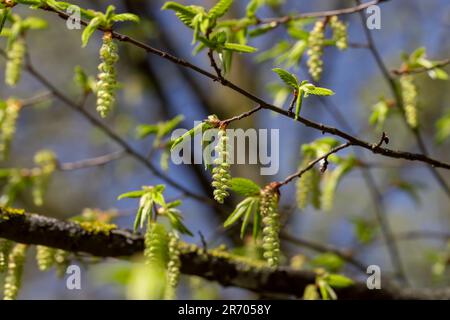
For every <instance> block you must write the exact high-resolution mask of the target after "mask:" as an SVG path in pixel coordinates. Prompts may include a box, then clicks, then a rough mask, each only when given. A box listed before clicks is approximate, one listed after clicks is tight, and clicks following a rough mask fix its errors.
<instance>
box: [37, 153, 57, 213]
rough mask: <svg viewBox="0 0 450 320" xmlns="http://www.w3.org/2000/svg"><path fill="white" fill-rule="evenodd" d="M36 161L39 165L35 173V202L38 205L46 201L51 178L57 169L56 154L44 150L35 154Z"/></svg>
mask: <svg viewBox="0 0 450 320" xmlns="http://www.w3.org/2000/svg"><path fill="white" fill-rule="evenodd" d="M34 163H36V164H37V165H38V166H39V167H38V168H36V169H35V170H34V173H35V174H34V175H33V189H32V194H33V202H34V204H35V205H37V206H41V205H42V204H43V203H44V194H45V191H46V189H47V186H48V183H49V181H50V178H51V176H52V174H53V172H55V170H56V166H57V159H56V155H55V153H54V152H53V151H51V150H42V151H39V152H38V153H36V155H35V156H34Z"/></svg>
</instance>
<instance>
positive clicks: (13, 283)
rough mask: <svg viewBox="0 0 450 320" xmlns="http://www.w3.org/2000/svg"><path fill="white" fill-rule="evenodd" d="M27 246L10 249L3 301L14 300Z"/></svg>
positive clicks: (19, 245)
mask: <svg viewBox="0 0 450 320" xmlns="http://www.w3.org/2000/svg"><path fill="white" fill-rule="evenodd" d="M26 251H27V246H26V245H24V244H16V245H15V246H14V248H13V249H12V251H11V253H10V255H9V259H8V270H7V272H6V277H5V290H4V293H3V299H4V300H15V299H16V298H17V295H18V293H19V289H20V286H21V283H22V273H23V266H24V263H25V254H26Z"/></svg>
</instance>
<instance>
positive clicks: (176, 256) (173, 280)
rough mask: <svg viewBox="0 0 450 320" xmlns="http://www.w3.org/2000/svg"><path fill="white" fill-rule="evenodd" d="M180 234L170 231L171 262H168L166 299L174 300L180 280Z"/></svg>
mask: <svg viewBox="0 0 450 320" xmlns="http://www.w3.org/2000/svg"><path fill="white" fill-rule="evenodd" d="M178 242H179V239H178V235H177V234H175V233H174V232H170V233H169V262H168V264H167V287H166V291H165V299H166V300H173V299H175V297H176V288H177V286H178V282H179V280H180V267H181V261H180V249H179V248H178Z"/></svg>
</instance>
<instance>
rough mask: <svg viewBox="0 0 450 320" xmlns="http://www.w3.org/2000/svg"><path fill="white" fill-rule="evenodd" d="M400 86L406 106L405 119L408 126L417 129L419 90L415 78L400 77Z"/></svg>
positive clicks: (408, 76) (409, 76)
mask: <svg viewBox="0 0 450 320" xmlns="http://www.w3.org/2000/svg"><path fill="white" fill-rule="evenodd" d="M400 86H401V90H402V96H403V105H404V106H405V118H406V122H407V123H408V125H409V126H410V127H411V128H413V129H417V127H418V126H419V122H418V116H417V88H416V85H415V84H414V78H413V77H412V76H411V75H403V76H401V77H400Z"/></svg>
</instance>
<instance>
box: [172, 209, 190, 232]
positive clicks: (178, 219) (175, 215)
mask: <svg viewBox="0 0 450 320" xmlns="http://www.w3.org/2000/svg"><path fill="white" fill-rule="evenodd" d="M167 217H168V218H169V221H170V224H171V225H172V227H173V228H174V229H176V230H178V231H180V232H181V233H183V234H187V235H190V236H191V237H192V236H193V234H192V232H191V231H190V230H189V229H188V228H187V227H186V226H185V225H184V223H183V218H182V216H181V214H180V213H179V211H178V210H176V209H170V210H167Z"/></svg>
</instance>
